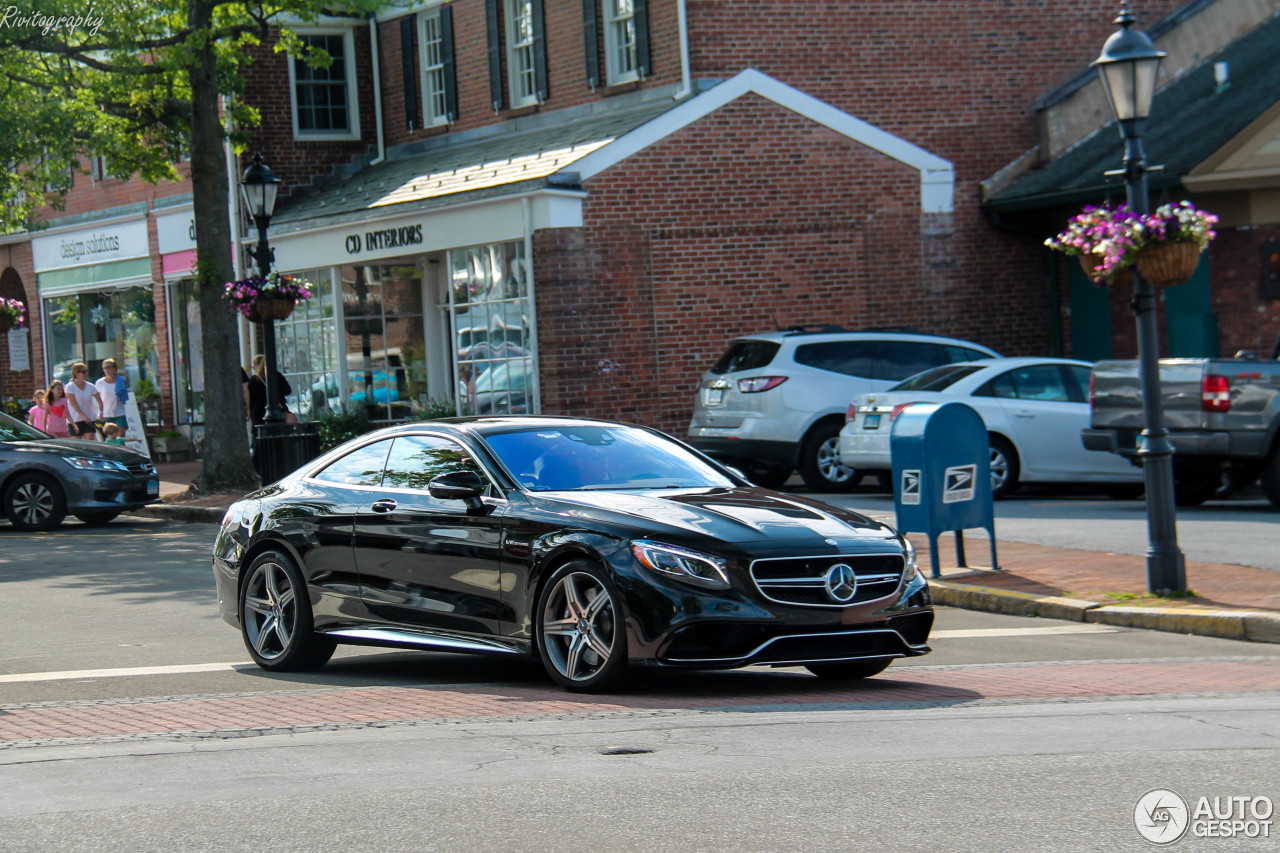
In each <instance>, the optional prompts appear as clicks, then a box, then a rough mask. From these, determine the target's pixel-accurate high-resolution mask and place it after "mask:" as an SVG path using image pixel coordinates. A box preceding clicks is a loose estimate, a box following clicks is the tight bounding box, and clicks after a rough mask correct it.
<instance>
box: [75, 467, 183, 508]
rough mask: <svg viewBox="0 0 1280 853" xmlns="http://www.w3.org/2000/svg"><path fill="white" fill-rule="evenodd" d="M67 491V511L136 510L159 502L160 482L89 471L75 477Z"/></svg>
mask: <svg viewBox="0 0 1280 853" xmlns="http://www.w3.org/2000/svg"><path fill="white" fill-rule="evenodd" d="M69 485H70V488H69V489H68V490H67V512H69V513H71V514H72V515H75V514H77V513H85V512H111V511H124V510H131V509H139V508H141V507H144V506H146V505H147V504H149V503H154V502H155V501H157V500H159V499H160V480H159V478H158V477H157V476H156V475H155V474H154V473H152V474H126V473H124V472H121V473H119V474H115V473H113V472H102V471H95V472H93V476H92V477H84V476H80V477H76V478H75V479H73V480H71V481H70V483H69Z"/></svg>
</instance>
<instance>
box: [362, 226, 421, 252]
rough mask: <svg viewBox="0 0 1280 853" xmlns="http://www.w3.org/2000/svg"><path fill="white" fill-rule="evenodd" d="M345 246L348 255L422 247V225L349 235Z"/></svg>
mask: <svg viewBox="0 0 1280 853" xmlns="http://www.w3.org/2000/svg"><path fill="white" fill-rule="evenodd" d="M344 245H345V246H346V249H347V254H348V255H359V254H361V253H362V252H382V251H385V250H387V249H399V248H411V247H417V246H421V245H422V225H420V224H418V225H402V226H400V227H399V228H379V229H377V230H375V231H365V232H363V233H357V234H348V235H347V238H346V240H345V242H344Z"/></svg>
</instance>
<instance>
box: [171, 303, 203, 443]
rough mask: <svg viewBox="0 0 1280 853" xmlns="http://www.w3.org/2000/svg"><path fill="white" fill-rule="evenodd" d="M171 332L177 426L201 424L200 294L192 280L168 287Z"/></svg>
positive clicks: (201, 357)
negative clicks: (178, 424)
mask: <svg viewBox="0 0 1280 853" xmlns="http://www.w3.org/2000/svg"><path fill="white" fill-rule="evenodd" d="M168 293H169V297H168V299H167V301H168V303H169V328H170V329H172V330H173V349H174V351H173V387H174V392H175V399H174V410H175V413H176V416H177V422H178V423H180V424H202V423H204V358H203V356H202V355H201V350H200V347H201V346H202V334H201V330H202V326H201V324H200V294H199V293H198V292H197V291H196V283H195V281H194V280H192V279H189V278H188V279H183V280H182V281H179V282H175V283H174V284H172V285H170V286H169V291H168Z"/></svg>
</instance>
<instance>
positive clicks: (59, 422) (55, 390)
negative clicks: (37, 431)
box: [44, 379, 71, 438]
mask: <svg viewBox="0 0 1280 853" xmlns="http://www.w3.org/2000/svg"><path fill="white" fill-rule="evenodd" d="M44 405H45V409H46V410H47V411H48V415H47V418H46V420H47V422H48V426H46V427H45V432H47V433H49V435H52V436H54V437H55V438H70V437H71V435H70V429H69V428H68V424H70V420H68V418H67V392H66V391H65V390H64V389H63V387H62V383H61V382H60V381H58V380H57V379H55V380H53V384H52V385H50V386H49V393H47V394H45V396H44Z"/></svg>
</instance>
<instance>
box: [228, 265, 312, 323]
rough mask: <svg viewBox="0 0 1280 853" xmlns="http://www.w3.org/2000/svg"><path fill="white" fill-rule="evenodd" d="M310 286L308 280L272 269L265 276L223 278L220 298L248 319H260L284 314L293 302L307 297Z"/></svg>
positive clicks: (288, 311) (259, 320)
mask: <svg viewBox="0 0 1280 853" xmlns="http://www.w3.org/2000/svg"><path fill="white" fill-rule="evenodd" d="M314 290H315V286H314V285H312V284H311V282H309V281H305V280H303V279H300V278H296V277H294V276H291V275H288V274H285V273H278V272H272V273H271V274H270V275H267V276H260V275H251V276H249V277H248V278H242V279H240V280H239V281H229V282H227V284H226V288H225V289H224V291H223V294H222V298H223V299H225V300H227V302H229V303H231V307H232V308H234V309H235V310H236V311H239V312H240V313H241V314H243V315H244V316H245V317H247V318H249V320H250V321H252V322H254V323H261V322H263V321H264V320H283V319H284V318H286V317H288V316H289V315H290V314H292V313H293V309H294V306H296V305H297V304H298V303H300V302H304V301H306V300H308V299H310V298H311V294H312V291H314Z"/></svg>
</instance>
